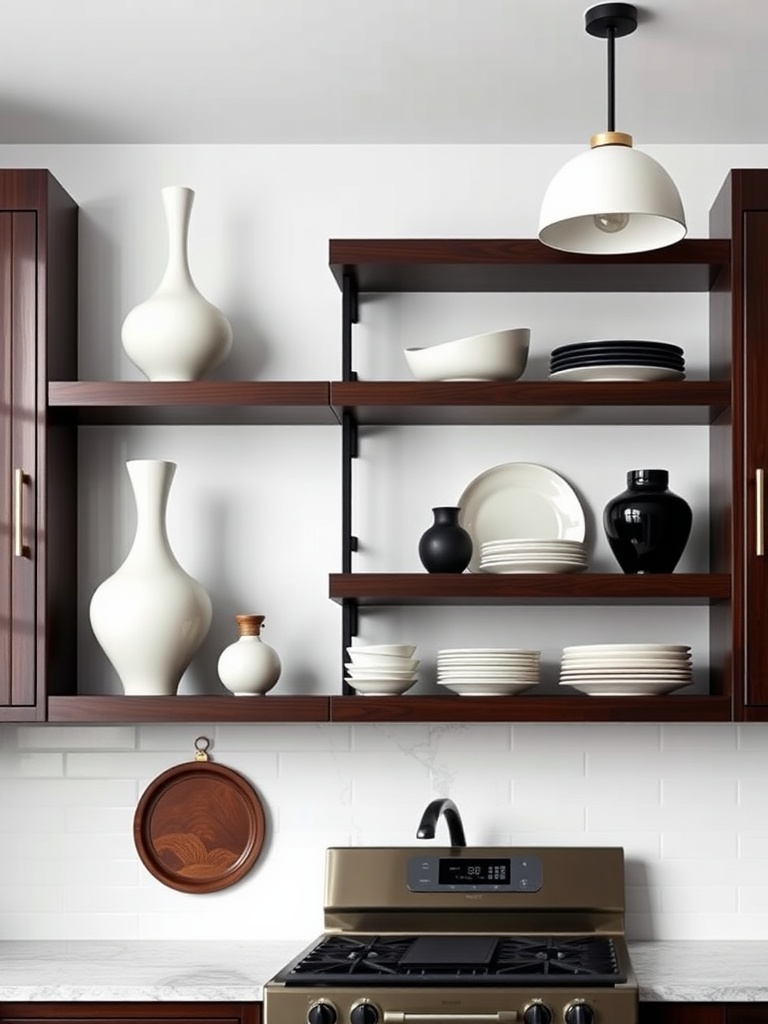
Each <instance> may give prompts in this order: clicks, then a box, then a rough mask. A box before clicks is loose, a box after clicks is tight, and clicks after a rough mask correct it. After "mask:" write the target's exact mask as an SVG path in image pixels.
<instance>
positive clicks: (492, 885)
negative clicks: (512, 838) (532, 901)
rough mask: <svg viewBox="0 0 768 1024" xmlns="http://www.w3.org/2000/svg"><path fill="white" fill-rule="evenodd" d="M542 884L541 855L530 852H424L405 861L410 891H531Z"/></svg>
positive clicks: (534, 890)
mask: <svg viewBox="0 0 768 1024" xmlns="http://www.w3.org/2000/svg"><path fill="white" fill-rule="evenodd" d="M543 883H544V872H543V866H542V863H541V858H540V857H537V856H536V854H534V853H530V854H528V853H521V854H520V855H516V856H514V857H477V856H472V854H470V853H467V854H464V855H458V856H452V857H445V856H443V857H435V856H434V855H431V854H425V855H423V856H414V857H410V858H409V860H408V877H407V885H408V888H409V889H410V891H411V892H444V893H455V892H482V893H487V894H491V893H495V894H498V895H501V894H503V893H509V892H531V893H533V892H538V891H539V889H541V887H542V885H543Z"/></svg>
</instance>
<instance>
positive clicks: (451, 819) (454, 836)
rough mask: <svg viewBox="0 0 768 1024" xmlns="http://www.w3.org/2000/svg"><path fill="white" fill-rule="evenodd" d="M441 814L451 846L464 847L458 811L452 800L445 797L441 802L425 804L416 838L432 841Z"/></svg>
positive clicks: (465, 843)
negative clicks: (446, 826)
mask: <svg viewBox="0 0 768 1024" xmlns="http://www.w3.org/2000/svg"><path fill="white" fill-rule="evenodd" d="M441 814H442V815H443V816H444V817H445V821H446V824H447V825H448V834H449V835H450V837H451V846H466V845H467V840H466V839H465V838H464V825H463V824H462V821H461V815H460V814H459V809H458V807H457V806H456V804H455V803H454V802H453V800H449V799H448V798H447V797H443V799H441V800H433V801H432V803H431V804H427V807H426V808H425V810H424V813H423V814H422V816H421V821H420V822H419V827H418V830H417V832H416V838H417V839H434V838H435V828H436V827H437V821H438V818H439V817H440V815H441Z"/></svg>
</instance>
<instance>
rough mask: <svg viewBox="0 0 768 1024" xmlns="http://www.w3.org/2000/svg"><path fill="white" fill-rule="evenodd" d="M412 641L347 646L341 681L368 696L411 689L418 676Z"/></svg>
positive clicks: (379, 695)
mask: <svg viewBox="0 0 768 1024" xmlns="http://www.w3.org/2000/svg"><path fill="white" fill-rule="evenodd" d="M415 653H416V647H415V646H414V645H412V644H370V645H363V644H358V645H355V646H354V647H348V648H347V654H348V655H349V661H348V662H346V663H345V665H344V668H345V669H346V670H347V674H346V676H345V677H344V682H345V683H349V685H350V686H351V687H352V688H353V689H355V690H357V692H358V693H362V694H366V695H367V696H369V697H385V696H386V697H389V696H392V695H393V694H400V693H405V691H406V690H410V688H411V687H412V686H413V684H414V683H415V682H416V680H417V679H418V678H419V674H418V668H419V661H418V660H417V659H416V658H414V657H413V655H414V654H415Z"/></svg>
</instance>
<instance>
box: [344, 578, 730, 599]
mask: <svg viewBox="0 0 768 1024" xmlns="http://www.w3.org/2000/svg"><path fill="white" fill-rule="evenodd" d="M730 594H731V577H730V576H729V575H728V574H727V573H670V574H661V573H659V574H658V575H642V576H627V575H624V574H623V573H580V574H576V573H574V574H570V573H535V574H522V573H520V574H518V573H513V574H508V575H506V574H504V575H503V574H499V575H495V574H491V573H426V572H419V573H334V574H332V575H331V576H330V577H329V597H331V598H332V599H333V600H335V601H343V600H344V599H350V600H354V601H356V602H358V603H359V604H361V605H382V604H390V605H433V604H464V603H467V604H505V603H512V602H515V601H521V602H524V603H526V604H535V603H537V602H546V603H547V604H564V603H568V602H570V601H581V602H585V601H588V602H589V603H591V604H599V603H601V602H603V601H606V602H608V601H609V602H614V601H617V600H618V601H622V602H627V603H635V604H639V603H653V604H669V603H678V602H680V603H683V604H709V603H711V602H713V601H724V600H727V599H728V598H729V597H730Z"/></svg>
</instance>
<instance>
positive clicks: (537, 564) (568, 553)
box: [480, 537, 587, 573]
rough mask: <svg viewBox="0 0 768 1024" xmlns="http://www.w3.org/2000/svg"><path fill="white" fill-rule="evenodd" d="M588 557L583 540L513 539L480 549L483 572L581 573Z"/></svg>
mask: <svg viewBox="0 0 768 1024" xmlns="http://www.w3.org/2000/svg"><path fill="white" fill-rule="evenodd" d="M586 568H587V553H586V549H585V547H584V542H583V541H580V540H559V539H557V538H552V539H549V540H539V539H537V538H533V537H531V538H514V537H509V538H507V539H503V540H488V541H484V542H483V543H481V545H480V572H497V573H512V572H581V571H582V570H583V569H586Z"/></svg>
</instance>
